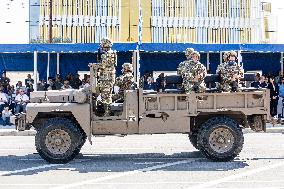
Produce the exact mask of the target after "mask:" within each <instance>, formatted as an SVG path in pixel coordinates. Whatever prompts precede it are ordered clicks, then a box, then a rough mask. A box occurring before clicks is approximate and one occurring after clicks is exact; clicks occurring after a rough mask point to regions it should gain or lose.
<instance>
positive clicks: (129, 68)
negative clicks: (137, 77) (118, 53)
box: [121, 62, 133, 72]
mask: <svg viewBox="0 0 284 189" xmlns="http://www.w3.org/2000/svg"><path fill="white" fill-rule="evenodd" d="M121 71H122V72H124V71H129V72H133V66H132V64H130V63H128V62H127V63H124V64H123V65H122V70H121Z"/></svg>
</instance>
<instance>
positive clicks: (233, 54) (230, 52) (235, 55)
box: [226, 51, 238, 61]
mask: <svg viewBox="0 0 284 189" xmlns="http://www.w3.org/2000/svg"><path fill="white" fill-rule="evenodd" d="M230 56H234V57H235V58H236V61H237V60H238V54H237V52H235V51H229V52H227V58H226V60H227V61H228V60H229V57H230Z"/></svg>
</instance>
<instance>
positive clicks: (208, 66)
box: [206, 52, 211, 72]
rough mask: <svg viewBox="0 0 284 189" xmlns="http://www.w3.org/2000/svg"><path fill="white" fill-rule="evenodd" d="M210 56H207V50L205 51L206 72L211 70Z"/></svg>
mask: <svg viewBox="0 0 284 189" xmlns="http://www.w3.org/2000/svg"><path fill="white" fill-rule="evenodd" d="M209 58H210V56H209V52H208V53H207V58H206V67H207V68H206V69H207V72H208V71H211V70H210V60H209Z"/></svg>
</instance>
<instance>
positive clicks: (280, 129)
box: [0, 123, 284, 136]
mask: <svg viewBox="0 0 284 189" xmlns="http://www.w3.org/2000/svg"><path fill="white" fill-rule="evenodd" d="M243 132H244V134H246V133H255V132H254V131H252V130H251V129H244V130H243ZM266 132H267V133H283V134H284V125H280V124H277V125H275V126H274V127H273V126H272V124H270V123H268V124H267V126H266ZM35 134H36V131H35V130H34V129H31V130H27V131H17V130H16V129H15V125H13V126H3V125H0V136H34V135H35Z"/></svg>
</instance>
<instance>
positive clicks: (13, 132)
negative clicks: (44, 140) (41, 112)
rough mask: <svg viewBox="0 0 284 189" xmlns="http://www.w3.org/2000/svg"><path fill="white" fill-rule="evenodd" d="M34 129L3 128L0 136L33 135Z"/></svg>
mask: <svg viewBox="0 0 284 189" xmlns="http://www.w3.org/2000/svg"><path fill="white" fill-rule="evenodd" d="M35 134H36V131H35V130H27V131H17V130H15V129H13V130H11V129H5V130H4V129H3V130H2V131H0V136H35Z"/></svg>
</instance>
